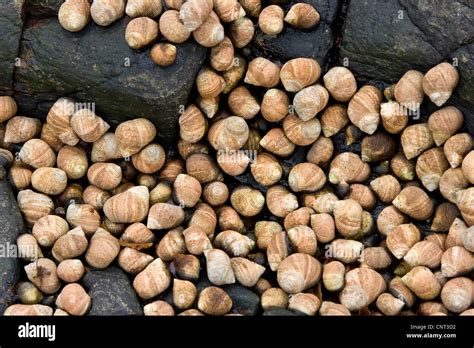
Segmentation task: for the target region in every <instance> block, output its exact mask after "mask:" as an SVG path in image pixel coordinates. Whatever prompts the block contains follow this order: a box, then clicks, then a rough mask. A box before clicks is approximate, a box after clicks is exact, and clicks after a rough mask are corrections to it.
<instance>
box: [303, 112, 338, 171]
mask: <svg viewBox="0 0 474 348" xmlns="http://www.w3.org/2000/svg"><path fill="white" fill-rule="evenodd" d="M312 120H316V119H312ZM312 120H309V121H306V122H311V121H312ZM333 153H334V144H333V142H332V140H331V139H330V138H326V137H324V136H320V137H319V138H318V140H316V141H315V142H314V143H313V145H312V146H311V148H310V149H309V151H308V153H307V154H306V160H307V161H308V162H311V163H313V164H315V165H317V166H319V167H326V166H327V165H328V163H329V161H330V160H331V158H332V155H333Z"/></svg>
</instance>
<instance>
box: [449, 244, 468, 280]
mask: <svg viewBox="0 0 474 348" xmlns="http://www.w3.org/2000/svg"><path fill="white" fill-rule="evenodd" d="M473 269H474V256H473V255H472V253H471V252H469V251H468V250H466V248H464V247H462V246H453V247H451V248H449V249H447V250H446V251H445V252H444V253H443V256H442V257H441V272H442V274H443V276H445V277H449V278H451V277H457V276H460V275H463V274H466V273H469V272H470V271H472V270H473Z"/></svg>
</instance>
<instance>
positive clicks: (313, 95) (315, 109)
mask: <svg viewBox="0 0 474 348" xmlns="http://www.w3.org/2000/svg"><path fill="white" fill-rule="evenodd" d="M328 101H329V93H328V91H327V90H326V88H324V87H323V86H322V85H320V84H316V85H312V86H309V87H305V88H303V89H302V90H300V91H299V92H298V93H296V95H295V97H294V98H293V107H294V110H295V112H296V113H297V114H298V116H299V117H300V118H301V119H302V120H303V121H308V120H310V119H312V118H313V117H315V116H316V115H317V114H318V113H319V112H320V111H321V110H323V109H324V108H325V107H326V105H327V103H328Z"/></svg>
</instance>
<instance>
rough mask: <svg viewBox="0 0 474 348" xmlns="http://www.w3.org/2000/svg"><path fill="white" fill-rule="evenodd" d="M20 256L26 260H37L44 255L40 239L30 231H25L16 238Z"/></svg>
mask: <svg viewBox="0 0 474 348" xmlns="http://www.w3.org/2000/svg"><path fill="white" fill-rule="evenodd" d="M16 246H17V247H18V257H19V258H21V259H23V260H25V261H30V262H31V261H35V260H38V259H40V258H42V257H43V253H42V252H41V248H40V246H39V245H38V241H37V240H36V238H35V237H34V236H32V235H31V234H29V233H24V234H21V235H19V236H18V238H17V239H16Z"/></svg>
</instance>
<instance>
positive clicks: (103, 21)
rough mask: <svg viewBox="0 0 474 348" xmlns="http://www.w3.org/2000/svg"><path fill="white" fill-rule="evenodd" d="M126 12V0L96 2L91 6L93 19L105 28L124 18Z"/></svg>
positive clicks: (96, 0) (100, 0) (99, 0)
mask: <svg viewBox="0 0 474 348" xmlns="http://www.w3.org/2000/svg"><path fill="white" fill-rule="evenodd" d="M132 2H133V1H132ZM124 12H125V0H94V1H93V3H92V6H91V16H92V19H93V20H94V22H95V23H96V24H98V25H100V26H104V27H105V26H108V25H110V24H112V23H113V22H115V21H116V20H118V19H120V18H122V17H123V15H124Z"/></svg>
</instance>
